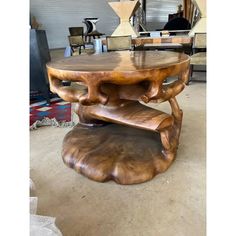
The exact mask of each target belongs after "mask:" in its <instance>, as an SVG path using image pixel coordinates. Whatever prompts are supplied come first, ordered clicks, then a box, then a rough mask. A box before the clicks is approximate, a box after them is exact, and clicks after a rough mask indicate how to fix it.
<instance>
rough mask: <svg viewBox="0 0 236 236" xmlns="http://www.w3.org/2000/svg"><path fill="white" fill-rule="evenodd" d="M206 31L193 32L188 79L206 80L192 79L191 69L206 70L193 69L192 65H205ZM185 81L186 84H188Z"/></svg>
mask: <svg viewBox="0 0 236 236" xmlns="http://www.w3.org/2000/svg"><path fill="white" fill-rule="evenodd" d="M206 48H207V46H206V33H195V35H194V39H193V54H192V55H191V60H190V73H189V80H188V83H189V82H190V81H199V82H206V80H193V79H192V75H193V71H198V72H205V71H206V70H194V66H206V64H207V63H206V62H207V61H206V55H207V53H206ZM188 83H187V84H188Z"/></svg>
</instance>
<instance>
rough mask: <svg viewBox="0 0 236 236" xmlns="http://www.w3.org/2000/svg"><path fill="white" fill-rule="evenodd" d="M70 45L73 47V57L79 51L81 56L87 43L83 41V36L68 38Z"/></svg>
mask: <svg viewBox="0 0 236 236" xmlns="http://www.w3.org/2000/svg"><path fill="white" fill-rule="evenodd" d="M68 39H69V44H70V47H71V51H72V55H73V53H74V52H76V50H77V49H79V54H81V47H83V48H84V49H85V43H84V40H83V36H68Z"/></svg>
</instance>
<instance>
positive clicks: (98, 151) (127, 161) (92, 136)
mask: <svg viewBox="0 0 236 236" xmlns="http://www.w3.org/2000/svg"><path fill="white" fill-rule="evenodd" d="M175 156H176V151H175V153H173V155H166V154H165V151H164V149H163V146H162V143H161V138H160V134H159V133H157V132H152V131H147V130H142V129H136V128H132V127H127V126H122V125H118V124H107V125H104V126H100V127H99V126H97V127H85V126H82V125H80V124H78V125H76V126H75V127H74V128H73V130H71V131H70V132H69V133H68V134H67V135H66V136H65V138H64V141H63V151H62V157H63V160H64V163H65V164H66V165H67V166H68V167H70V168H73V169H74V170H75V171H77V172H78V173H80V174H82V175H84V176H86V177H88V178H89V179H92V180H95V181H98V182H106V181H109V180H114V181H115V182H116V183H118V184H137V183H142V182H145V181H148V180H150V179H152V178H153V177H154V176H156V175H157V174H159V173H162V172H164V171H165V170H167V168H168V167H169V166H170V165H171V163H172V162H173V160H174V159H175Z"/></svg>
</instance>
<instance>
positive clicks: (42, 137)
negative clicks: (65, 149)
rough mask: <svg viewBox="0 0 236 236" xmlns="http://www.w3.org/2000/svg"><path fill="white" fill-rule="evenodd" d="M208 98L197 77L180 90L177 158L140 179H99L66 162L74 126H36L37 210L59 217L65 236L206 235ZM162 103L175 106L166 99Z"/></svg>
mask: <svg viewBox="0 0 236 236" xmlns="http://www.w3.org/2000/svg"><path fill="white" fill-rule="evenodd" d="M199 75H200V76H201V77H202V76H205V75H204V73H201V74H200V73H199ZM205 99H206V84H205V83H197V82H192V83H191V84H190V85H189V86H187V87H186V88H185V90H184V91H183V92H182V93H181V94H180V95H179V96H177V100H178V102H179V105H180V107H181V108H182V109H183V112H184V117H183V126H182V133H181V136H180V145H179V149H178V154H177V158H176V160H175V162H174V163H173V164H172V166H171V167H170V168H169V169H168V170H167V171H166V172H165V173H163V174H160V175H157V176H156V177H155V178H154V179H153V180H151V181H149V182H146V183H143V184H139V185H131V186H123V185H118V184H115V183H114V182H107V183H97V182H94V181H91V180H89V179H87V178H85V177H83V176H81V175H79V174H77V173H76V172H75V171H74V170H72V169H69V168H68V167H66V166H65V165H64V164H63V161H62V158H61V153H60V152H61V144H62V140H63V138H64V136H65V134H66V133H67V132H68V131H69V130H70V129H71V128H53V127H41V128H38V129H37V130H34V131H31V132H30V147H31V150H30V165H31V173H30V175H31V179H32V180H33V181H34V183H35V185H36V195H37V196H38V211H37V214H39V215H47V216H53V217H56V225H57V226H58V228H59V229H60V230H61V232H62V234H63V235H64V236H137V235H138V236H204V235H206V232H205V231H206V212H205V210H206V202H205V199H206V171H205V169H206V120H205V119H206V103H205ZM151 106H152V107H156V106H157V105H156V104H152V105H151ZM159 109H162V110H166V111H167V110H169V109H168V107H167V105H166V104H161V106H159Z"/></svg>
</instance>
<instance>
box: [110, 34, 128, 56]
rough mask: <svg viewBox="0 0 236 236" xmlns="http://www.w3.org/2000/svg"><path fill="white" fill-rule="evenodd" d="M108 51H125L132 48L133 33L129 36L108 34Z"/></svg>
mask: <svg viewBox="0 0 236 236" xmlns="http://www.w3.org/2000/svg"><path fill="white" fill-rule="evenodd" d="M106 44H107V51H108V52H110V51H123V50H132V49H133V48H132V38H131V35H127V36H107V37H106Z"/></svg>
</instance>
